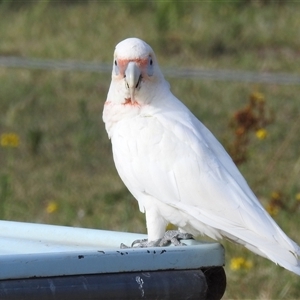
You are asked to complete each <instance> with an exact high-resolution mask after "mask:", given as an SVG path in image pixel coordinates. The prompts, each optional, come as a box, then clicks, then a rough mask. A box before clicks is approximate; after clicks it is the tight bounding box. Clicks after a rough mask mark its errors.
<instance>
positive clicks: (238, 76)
mask: <svg viewBox="0 0 300 300" xmlns="http://www.w3.org/2000/svg"><path fill="white" fill-rule="evenodd" d="M0 67H5V68H26V69H41V70H63V71H80V72H97V73H110V72H111V64H108V63H103V62H86V61H68V60H51V59H36V58H24V57H14V56H8V57H7V56H0ZM162 71H163V73H164V74H165V76H166V77H170V78H195V79H206V80H214V81H235V82H245V83H266V84H279V85H299V84H300V76H297V75H293V74H285V73H260V72H250V71H238V70H236V71H235V70H220V69H176V68H163V70H162Z"/></svg>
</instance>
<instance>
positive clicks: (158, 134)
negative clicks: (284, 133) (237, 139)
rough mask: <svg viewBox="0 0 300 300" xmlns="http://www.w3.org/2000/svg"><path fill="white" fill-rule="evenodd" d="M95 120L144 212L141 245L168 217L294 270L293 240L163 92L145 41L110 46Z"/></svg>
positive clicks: (184, 228)
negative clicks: (109, 66) (106, 81)
mask: <svg viewBox="0 0 300 300" xmlns="http://www.w3.org/2000/svg"><path fill="white" fill-rule="evenodd" d="M103 120H104V122H105V127H106V130H107V133H108V136H109V138H110V139H111V143H112V150H113V158H114V162H115V165H116V168H117V171H118V173H119V175H120V177H121V179H122V180H123V182H124V183H125V185H126V186H127V188H128V189H129V191H130V192H131V193H132V194H133V196H134V197H135V198H136V199H137V201H138V204H139V208H140V210H141V212H144V213H146V223H147V231H148V241H147V242H144V244H142V246H153V245H159V242H160V241H161V240H162V239H163V238H164V234H165V231H166V225H167V224H168V223H172V224H174V225H176V226H178V228H179V231H180V232H182V233H191V234H193V235H196V236H197V235H207V236H209V237H211V238H213V239H217V240H219V239H221V238H223V237H224V238H227V239H229V240H231V241H233V242H236V243H238V244H242V245H244V246H245V247H246V248H248V249H249V250H251V251H253V252H254V253H257V254H259V255H261V256H263V257H266V258H268V259H270V260H272V261H274V262H275V263H276V264H279V265H281V266H283V267H284V268H286V269H288V270H290V271H292V272H294V273H296V274H298V275H300V261H299V256H300V247H299V246H298V245H297V244H296V243H295V242H294V241H292V240H291V239H290V238H289V237H288V236H287V235H286V234H285V233H284V232H283V231H282V230H281V229H280V228H279V226H278V225H277V224H276V223H275V221H274V220H273V219H272V218H271V217H270V216H269V214H268V213H267V212H266V211H265V210H264V208H263V207H262V205H261V204H260V202H259V200H258V199H257V198H256V196H255V195H254V193H253V192H252V191H251V189H250V188H249V186H248V184H247V183H246V181H245V179H244V178H243V176H242V175H241V173H240V172H239V170H238V169H237V167H236V166H235V164H234V163H233V161H232V159H231V158H230V156H229V155H228V154H227V152H226V151H225V149H224V148H223V147H222V145H221V144H220V143H219V142H218V141H217V139H216V138H215V137H214V136H213V134H212V133H211V132H210V131H209V130H208V129H207V128H206V127H205V126H204V125H203V124H202V123H201V122H200V121H199V120H198V119H197V118H196V117H195V116H194V115H193V114H192V113H191V112H190V110H189V109H188V108H187V107H186V106H185V105H184V104H183V103H182V102H180V101H179V100H178V99H177V98H176V97H175V96H174V95H173V94H172V93H171V92H170V89H169V84H168V83H167V81H166V80H165V79H164V77H163V74H162V72H161V70H160V68H159V66H158V62H157V59H156V57H155V54H154V52H153V50H152V48H151V47H150V46H149V45H148V44H146V43H145V42H144V41H142V40H140V39H138V38H128V39H126V40H124V41H122V42H120V43H119V44H118V45H117V46H116V49H115V53H114V61H113V70H112V81H111V85H110V88H109V92H108V95H107V100H106V102H105V105H104V111H103ZM178 237H180V235H178Z"/></svg>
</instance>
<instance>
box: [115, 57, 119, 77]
mask: <svg viewBox="0 0 300 300" xmlns="http://www.w3.org/2000/svg"><path fill="white" fill-rule="evenodd" d="M114 73H115V75H119V67H118V62H117V60H116V59H115V61H114Z"/></svg>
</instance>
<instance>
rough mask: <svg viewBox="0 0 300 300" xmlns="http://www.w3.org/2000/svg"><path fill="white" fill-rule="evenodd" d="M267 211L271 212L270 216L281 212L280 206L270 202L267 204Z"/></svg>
mask: <svg viewBox="0 0 300 300" xmlns="http://www.w3.org/2000/svg"><path fill="white" fill-rule="evenodd" d="M266 211H267V212H268V213H269V214H270V216H272V217H274V216H276V215H277V214H278V213H279V207H278V206H277V205H274V204H271V203H269V204H268V205H267V206H266Z"/></svg>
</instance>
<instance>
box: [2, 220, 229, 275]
mask: <svg viewBox="0 0 300 300" xmlns="http://www.w3.org/2000/svg"><path fill="white" fill-rule="evenodd" d="M141 238H146V236H145V235H142V234H134V233H124V232H114V231H104V230H95V229H84V228H74V227H66V226H54V225H43V224H31V223H21V222H9V221H0V280H4V279H18V278H32V277H50V276H65V275H79V274H106V273H119V272H137V271H157V270H188V269H199V268H205V267H212V266H223V265H224V249H223V247H222V246H221V245H220V244H219V243H200V242H197V241H193V240H187V241H184V242H185V243H186V244H188V245H187V246H177V247H174V246H168V247H159V248H157V247H153V248H130V249H120V243H124V244H128V245H130V244H131V242H132V241H133V240H136V239H141Z"/></svg>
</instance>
